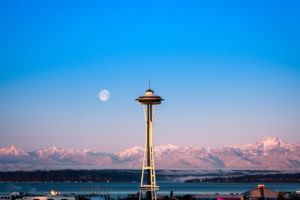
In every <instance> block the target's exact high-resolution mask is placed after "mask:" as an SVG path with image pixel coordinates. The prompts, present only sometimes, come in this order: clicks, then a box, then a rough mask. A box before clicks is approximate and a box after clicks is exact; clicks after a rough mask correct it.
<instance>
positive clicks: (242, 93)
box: [0, 0, 300, 152]
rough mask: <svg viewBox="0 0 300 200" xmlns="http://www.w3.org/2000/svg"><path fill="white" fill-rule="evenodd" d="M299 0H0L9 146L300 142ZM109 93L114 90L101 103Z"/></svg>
mask: <svg viewBox="0 0 300 200" xmlns="http://www.w3.org/2000/svg"><path fill="white" fill-rule="evenodd" d="M299 10H300V1H273V0H272V1H252V0H251V1H238V0H237V1H52V0H51V1H46V0H45V1H39V0H37V1H30V0H29V1H13V0H10V1H1V2H0V147H7V146H9V145H11V144H15V145H17V146H19V147H21V148H23V149H24V150H26V151H31V150H36V149H39V148H45V147H49V146H52V145H57V146H61V147H74V148H79V149H84V148H90V149H92V150H97V151H104V152H117V151H120V150H123V149H125V148H129V147H132V146H134V145H139V146H143V145H144V139H145V133H144V131H145V128H144V125H145V124H144V119H143V117H144V116H143V111H142V106H140V105H138V104H137V102H136V101H134V99H135V98H136V97H137V96H139V95H142V94H143V93H144V91H145V89H147V87H148V80H149V79H151V85H152V89H153V90H154V91H155V92H156V93H157V94H158V95H161V96H162V97H163V98H165V101H164V102H163V104H161V105H159V106H158V109H157V113H156V122H155V130H154V142H155V145H159V144H175V145H179V146H183V145H199V146H204V147H217V146H221V145H222V146H223V145H230V144H247V143H253V142H255V141H257V140H259V139H260V138H262V137H264V136H277V137H280V138H282V139H284V140H285V141H287V142H291V143H295V142H300V12H299ZM102 89H107V90H109V91H110V93H111V98H110V99H109V101H107V102H101V101H100V100H99V99H98V93H99V92H100V91H101V90H102Z"/></svg>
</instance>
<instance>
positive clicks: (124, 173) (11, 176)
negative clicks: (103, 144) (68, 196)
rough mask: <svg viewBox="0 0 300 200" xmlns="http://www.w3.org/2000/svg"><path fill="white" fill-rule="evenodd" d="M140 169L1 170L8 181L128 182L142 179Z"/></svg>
mask: <svg viewBox="0 0 300 200" xmlns="http://www.w3.org/2000/svg"><path fill="white" fill-rule="evenodd" d="M140 179H141V171H140V170H110V169H107V170H50V171H15V172H0V181H2V182H3V181H7V182H128V181H140Z"/></svg>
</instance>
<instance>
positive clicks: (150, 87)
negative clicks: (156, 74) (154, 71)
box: [149, 80, 151, 90]
mask: <svg viewBox="0 0 300 200" xmlns="http://www.w3.org/2000/svg"><path fill="white" fill-rule="evenodd" d="M150 88H151V87H150V80H149V90H150Z"/></svg>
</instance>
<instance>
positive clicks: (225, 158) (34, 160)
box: [0, 137, 300, 171]
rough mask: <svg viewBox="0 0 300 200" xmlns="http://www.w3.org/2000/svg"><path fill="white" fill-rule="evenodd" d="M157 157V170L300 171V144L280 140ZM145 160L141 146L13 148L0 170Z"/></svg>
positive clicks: (164, 149) (164, 150)
mask: <svg viewBox="0 0 300 200" xmlns="http://www.w3.org/2000/svg"><path fill="white" fill-rule="evenodd" d="M154 155H155V164H156V167H157V168H200V169H220V168H230V169H281V170H282V169H293V170H295V169H296V170H300V143H296V144H287V143H285V142H284V141H283V140H281V139H279V138H277V137H264V138H262V139H261V140H259V141H258V142H256V143H254V144H248V145H244V146H236V145H235V146H224V147H218V148H203V147H199V146H191V145H187V146H183V147H178V146H175V145H172V144H167V145H159V146H156V147H155V148H154ZM143 156H144V149H143V148H142V147H139V146H134V147H132V148H129V149H126V150H124V151H121V152H118V153H103V152H96V151H91V150H90V149H85V150H82V151H81V150H76V149H73V148H69V149H64V148H59V147H55V146H53V147H50V148H46V149H41V150H37V151H32V152H25V151H23V150H22V149H21V148H18V147H16V146H14V145H11V146H10V147H8V148H0V170H1V171H12V170H33V169H65V168H68V169H70V168H73V169H98V168H110V167H114V168H116V167H117V168H140V167H141V165H142V160H143Z"/></svg>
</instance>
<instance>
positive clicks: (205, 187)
mask: <svg viewBox="0 0 300 200" xmlns="http://www.w3.org/2000/svg"><path fill="white" fill-rule="evenodd" d="M259 184H262V183H259ZM158 185H159V186H160V190H159V192H158V195H169V193H170V190H173V191H174V195H185V194H191V195H193V194H215V193H226V194H229V193H243V192H246V191H248V190H251V189H253V188H255V187H256V186H257V185H258V183H182V182H158ZM265 185H266V187H267V188H269V189H271V190H274V191H277V192H279V191H296V190H300V184H299V183H266V184H265ZM138 188H139V183H136V182H135V183H134V182H130V183H129V182H123V183H116V182H113V183H25V182H1V183H0V193H9V192H12V191H21V192H28V193H33V194H45V193H49V192H50V190H52V189H54V190H57V191H60V192H62V193H63V194H69V193H75V194H84V193H101V194H109V195H111V197H118V196H120V197H126V196H127V194H133V193H136V192H138Z"/></svg>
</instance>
